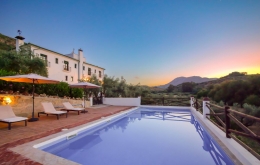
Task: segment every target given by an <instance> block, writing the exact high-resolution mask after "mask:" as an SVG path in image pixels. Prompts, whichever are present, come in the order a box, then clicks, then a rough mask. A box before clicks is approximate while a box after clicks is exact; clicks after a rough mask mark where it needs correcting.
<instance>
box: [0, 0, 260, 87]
mask: <svg viewBox="0 0 260 165" xmlns="http://www.w3.org/2000/svg"><path fill="white" fill-rule="evenodd" d="M0 7H1V10H0V20H1V21H0V33H2V34H4V35H7V36H10V37H15V36H16V35H17V30H18V29H19V30H21V31H22V35H23V36H24V37H25V38H26V39H25V41H26V42H31V43H34V44H37V45H40V46H42V47H45V48H47V49H51V50H54V51H56V52H59V53H63V54H67V53H70V52H71V51H72V50H73V48H75V49H76V50H77V49H79V48H82V49H83V51H84V55H85V57H86V59H87V62H88V63H91V64H94V65H98V66H101V67H104V68H105V69H106V70H105V73H106V74H107V75H108V76H115V77H121V76H123V77H124V78H125V79H126V80H127V82H128V83H132V84H137V83H140V84H142V85H161V84H166V83H168V82H169V81H171V80H172V79H174V78H176V77H179V76H202V77H220V76H224V75H226V74H228V73H230V72H232V71H241V72H242V71H246V72H248V73H249V74H254V73H260V65H259V64H260V1H259V0H198V1H195V0H169V1H155V0H149V1H145V0H136V1H130V0H129V1H126V0H121V1H119V0H118V1H117V0H113V1H109V0H106V1H101V0H92V1H88V0H74V1H73V0H59V1H58V0H44V1H43V0H37V1H33V0H16V1H14V0H2V1H1V2H0Z"/></svg>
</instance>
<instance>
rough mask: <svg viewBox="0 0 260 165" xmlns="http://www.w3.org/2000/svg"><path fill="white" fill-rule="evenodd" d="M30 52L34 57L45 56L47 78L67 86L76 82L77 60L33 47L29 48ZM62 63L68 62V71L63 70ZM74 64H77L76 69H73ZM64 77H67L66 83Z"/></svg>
mask: <svg viewBox="0 0 260 165" xmlns="http://www.w3.org/2000/svg"><path fill="white" fill-rule="evenodd" d="M31 50H32V52H33V53H34V54H35V55H36V56H39V57H40V55H41V54H44V55H47V65H48V67H47V69H48V73H49V78H51V79H56V80H59V81H64V82H67V83H69V84H74V83H77V82H78V61H77V60H75V59H72V58H69V57H66V56H63V55H59V54H56V53H54V52H51V51H48V50H45V49H41V48H38V47H34V46H32V47H31ZM56 58H57V59H58V64H57V63H56ZM64 61H68V62H69V71H66V70H64V65H65V64H64ZM75 64H77V68H75V67H74V65H75ZM65 76H68V81H66V80H65ZM71 77H73V81H72V80H71Z"/></svg>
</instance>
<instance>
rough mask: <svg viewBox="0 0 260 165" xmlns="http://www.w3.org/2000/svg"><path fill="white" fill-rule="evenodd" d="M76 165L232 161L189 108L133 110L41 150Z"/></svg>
mask: <svg viewBox="0 0 260 165" xmlns="http://www.w3.org/2000/svg"><path fill="white" fill-rule="evenodd" d="M43 150H44V151H46V152H50V153H52V154H55V155H57V156H60V157H63V158H66V159H69V160H72V161H75V162H78V163H80V164H95V165H96V164H97V165H99V164H106V165H110V164H111V165H112V164H113V165H117V164H118V165H133V164H135V165H145V164H151V165H162V164H163V165H172V164H207V165H210V164H212V165H224V164H228V165H231V164H233V163H232V162H231V160H230V159H229V158H228V157H227V155H226V154H225V153H224V152H223V151H222V149H221V148H220V147H219V146H218V145H217V144H216V143H215V141H214V140H213V139H212V138H211V137H210V136H209V135H208V133H207V132H206V131H205V130H204V129H203V127H202V126H201V125H200V123H199V122H198V121H197V120H196V118H194V116H193V115H191V113H190V111H189V110H168V109H153V108H150V109H147V108H139V110H137V111H135V112H134V113H131V114H129V115H128V116H125V117H123V118H122V119H119V120H117V121H115V122H113V121H112V122H109V123H107V124H105V125H102V126H99V127H97V128H95V129H91V130H90V131H85V132H84V133H80V134H79V135H78V136H77V137H75V138H73V139H70V140H66V141H62V142H59V143H57V144H54V145H52V146H50V147H47V148H44V149H43Z"/></svg>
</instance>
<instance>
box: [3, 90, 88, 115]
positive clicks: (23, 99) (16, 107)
mask: <svg viewBox="0 0 260 165" xmlns="http://www.w3.org/2000/svg"><path fill="white" fill-rule="evenodd" d="M5 97H9V98H10V99H11V101H12V102H11V103H10V104H9V105H10V106H11V107H12V109H13V111H14V113H15V114H16V115H17V116H24V117H31V115H32V104H33V100H32V96H24V95H7V94H0V105H6V103H5V101H4V100H3V98H5ZM41 102H52V103H53V105H54V106H55V107H63V105H62V103H63V102H70V103H71V104H72V105H75V104H78V105H77V106H75V107H82V106H81V104H82V102H83V100H74V99H63V98H51V97H35V98H34V112H35V116H37V115H38V112H41V111H43V108H42V105H41ZM79 104H80V105H79ZM88 106H90V102H89V101H86V107H88ZM57 110H58V109H57Z"/></svg>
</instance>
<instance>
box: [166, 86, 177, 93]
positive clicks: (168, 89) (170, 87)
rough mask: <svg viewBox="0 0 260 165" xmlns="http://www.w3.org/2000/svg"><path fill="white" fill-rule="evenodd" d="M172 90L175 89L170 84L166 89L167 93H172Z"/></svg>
mask: <svg viewBox="0 0 260 165" xmlns="http://www.w3.org/2000/svg"><path fill="white" fill-rule="evenodd" d="M174 88H175V87H174V86H173V85H172V84H170V85H169V86H168V88H167V92H168V93H170V92H173V90H174Z"/></svg>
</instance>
